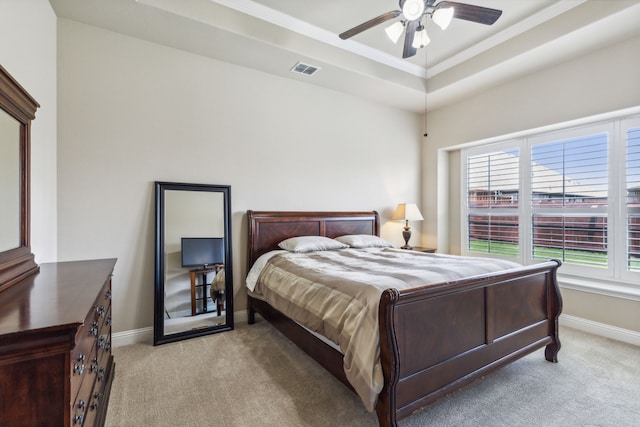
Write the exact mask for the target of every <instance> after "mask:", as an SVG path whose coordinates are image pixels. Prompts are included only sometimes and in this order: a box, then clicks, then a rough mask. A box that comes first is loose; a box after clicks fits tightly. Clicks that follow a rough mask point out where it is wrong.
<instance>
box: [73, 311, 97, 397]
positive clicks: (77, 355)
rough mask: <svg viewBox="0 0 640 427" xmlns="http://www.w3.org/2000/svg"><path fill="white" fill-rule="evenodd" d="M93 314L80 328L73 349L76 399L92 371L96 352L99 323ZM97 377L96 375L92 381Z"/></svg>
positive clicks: (74, 392)
mask: <svg viewBox="0 0 640 427" xmlns="http://www.w3.org/2000/svg"><path fill="white" fill-rule="evenodd" d="M90 319H93V314H92V313H90V314H89V316H87V320H85V324H84V326H82V327H81V328H80V330H79V331H78V334H77V335H76V346H75V348H74V349H73V350H72V351H71V357H70V361H71V371H70V372H71V398H72V399H74V398H75V397H76V396H77V395H78V391H79V390H80V387H81V385H82V383H83V382H84V379H85V377H86V376H87V375H89V374H95V373H92V372H91V370H90V363H91V360H92V359H93V358H94V356H95V354H96V339H97V338H96V336H97V334H98V325H97V324H94V323H93V322H94V321H93V320H90ZM93 379H95V375H93V378H92V379H91V381H93Z"/></svg>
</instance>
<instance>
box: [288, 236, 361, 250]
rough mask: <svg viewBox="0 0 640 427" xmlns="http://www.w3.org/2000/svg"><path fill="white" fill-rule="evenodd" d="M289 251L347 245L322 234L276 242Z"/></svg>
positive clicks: (326, 248)
mask: <svg viewBox="0 0 640 427" xmlns="http://www.w3.org/2000/svg"><path fill="white" fill-rule="evenodd" d="M278 246H279V247H280V248H282V249H285V250H287V251H289V252H311V251H326V250H331V249H344V248H348V247H349V246H348V245H346V244H344V243H340V242H338V241H337V240H334V239H330V238H328V237H323V236H299V237H291V238H289V239H285V240H283V241H282V242H280V243H279V244H278Z"/></svg>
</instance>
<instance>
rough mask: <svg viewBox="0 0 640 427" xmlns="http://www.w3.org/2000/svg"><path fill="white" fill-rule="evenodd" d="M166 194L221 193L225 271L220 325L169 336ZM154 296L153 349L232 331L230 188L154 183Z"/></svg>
mask: <svg viewBox="0 0 640 427" xmlns="http://www.w3.org/2000/svg"><path fill="white" fill-rule="evenodd" d="M167 190H177V191H208V192H216V193H223V195H224V207H223V211H224V259H225V262H224V269H225V276H224V278H225V292H224V293H225V316H226V322H225V324H224V325H217V326H210V327H204V328H198V329H191V330H187V331H183V332H176V333H172V334H165V333H164V316H165V311H164V289H165V257H164V244H165V233H164V221H165V211H164V208H165V192H166V191H167ZM155 201H156V205H155V207H156V218H155V232H156V241H155V295H154V322H153V345H158V344H165V343H169V342H175V341H179V340H184V339H188V338H195V337H199V336H202V335H209V334H213V333H216V332H223V331H229V330H232V329H233V262H232V258H231V252H232V251H231V248H232V245H231V242H232V239H231V186H229V185H208V184H185V183H178V182H160V181H156V183H155Z"/></svg>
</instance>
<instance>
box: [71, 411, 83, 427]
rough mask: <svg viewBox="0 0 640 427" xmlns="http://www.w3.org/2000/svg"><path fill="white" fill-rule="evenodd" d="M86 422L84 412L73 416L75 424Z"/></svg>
mask: <svg viewBox="0 0 640 427" xmlns="http://www.w3.org/2000/svg"><path fill="white" fill-rule="evenodd" d="M83 422H84V412H83V413H81V414H80V415H74V416H73V424H82V423H83Z"/></svg>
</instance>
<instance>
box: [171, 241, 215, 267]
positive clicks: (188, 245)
mask: <svg viewBox="0 0 640 427" xmlns="http://www.w3.org/2000/svg"><path fill="white" fill-rule="evenodd" d="M181 252H182V267H185V268H188V267H193V268H207V267H208V266H210V265H214V264H224V239H223V238H220V237H183V238H182V239H181Z"/></svg>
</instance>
